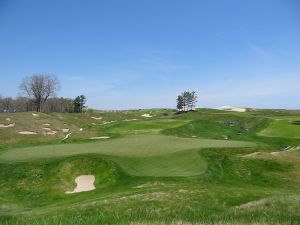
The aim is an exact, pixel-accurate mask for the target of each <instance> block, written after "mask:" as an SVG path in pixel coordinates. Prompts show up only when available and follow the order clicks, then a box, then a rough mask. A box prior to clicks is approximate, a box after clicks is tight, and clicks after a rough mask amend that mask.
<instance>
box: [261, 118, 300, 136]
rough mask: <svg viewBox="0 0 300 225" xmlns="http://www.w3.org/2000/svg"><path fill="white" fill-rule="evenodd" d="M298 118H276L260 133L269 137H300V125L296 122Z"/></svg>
mask: <svg viewBox="0 0 300 225" xmlns="http://www.w3.org/2000/svg"><path fill="white" fill-rule="evenodd" d="M298 120H300V118H299V117H288V118H284V117H282V118H276V119H274V120H273V121H272V122H271V123H270V125H269V126H268V127H267V128H266V129H264V130H262V131H261V132H259V133H258V134H259V135H261V136H267V137H285V138H300V125H296V124H294V122H295V121H298Z"/></svg>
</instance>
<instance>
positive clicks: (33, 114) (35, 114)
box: [31, 113, 39, 117]
mask: <svg viewBox="0 0 300 225" xmlns="http://www.w3.org/2000/svg"><path fill="white" fill-rule="evenodd" d="M31 115H32V116H35V117H36V116H39V114H37V113H32V114H31Z"/></svg>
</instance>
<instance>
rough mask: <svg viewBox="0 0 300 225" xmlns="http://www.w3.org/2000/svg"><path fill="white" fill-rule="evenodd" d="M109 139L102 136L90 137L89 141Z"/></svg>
mask: <svg viewBox="0 0 300 225" xmlns="http://www.w3.org/2000/svg"><path fill="white" fill-rule="evenodd" d="M109 138H110V137H108V136H102V137H90V138H89V139H90V140H100V139H109Z"/></svg>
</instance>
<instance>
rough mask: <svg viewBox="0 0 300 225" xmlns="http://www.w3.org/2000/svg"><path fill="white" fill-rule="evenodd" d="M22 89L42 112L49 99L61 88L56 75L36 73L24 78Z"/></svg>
mask: <svg viewBox="0 0 300 225" xmlns="http://www.w3.org/2000/svg"><path fill="white" fill-rule="evenodd" d="M20 90H21V91H22V92H23V93H25V94H26V95H27V96H28V97H29V98H31V99H32V100H33V102H34V104H35V106H36V111H37V112H42V109H43V105H44V104H45V102H46V101H47V99H48V98H49V97H51V96H55V95H56V92H57V91H58V90H59V81H58V79H57V77H56V76H54V75H48V74H34V75H32V76H31V77H25V78H23V80H22V83H21V85H20Z"/></svg>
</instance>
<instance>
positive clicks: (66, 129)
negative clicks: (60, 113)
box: [62, 128, 70, 133]
mask: <svg viewBox="0 0 300 225" xmlns="http://www.w3.org/2000/svg"><path fill="white" fill-rule="evenodd" d="M69 130H70V129H69V128H63V129H62V132H63V133H68V132H69Z"/></svg>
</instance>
